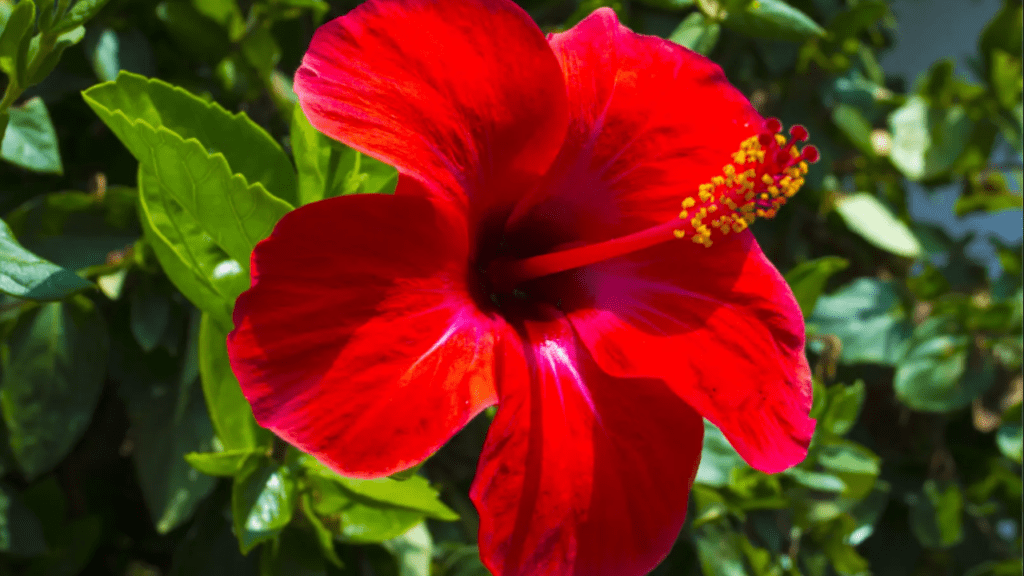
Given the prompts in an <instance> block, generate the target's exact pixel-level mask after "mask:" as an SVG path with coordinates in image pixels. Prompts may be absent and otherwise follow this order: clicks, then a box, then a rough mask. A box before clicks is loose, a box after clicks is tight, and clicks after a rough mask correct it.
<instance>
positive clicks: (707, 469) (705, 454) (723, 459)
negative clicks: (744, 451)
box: [694, 420, 746, 488]
mask: <svg viewBox="0 0 1024 576" xmlns="http://www.w3.org/2000/svg"><path fill="white" fill-rule="evenodd" d="M742 467H746V464H745V463H744V461H743V459H742V458H741V457H740V455H739V454H737V453H736V450H735V449H733V447H732V444H729V440H728V439H726V437H725V434H722V431H721V430H719V429H718V427H717V426H715V425H714V424H712V423H711V422H708V421H707V420H705V421H704V447H703V448H702V450H701V453H700V466H699V467H698V468H697V477H696V479H695V480H694V482H696V483H698V484H704V485H706V486H715V487H717V488H721V487H723V486H728V485H729V478H730V477H731V476H732V471H733V470H734V469H736V468H742Z"/></svg>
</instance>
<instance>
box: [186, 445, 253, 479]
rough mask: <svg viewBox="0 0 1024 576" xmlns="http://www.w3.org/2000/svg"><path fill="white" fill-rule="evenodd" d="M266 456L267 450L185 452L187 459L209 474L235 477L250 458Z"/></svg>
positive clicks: (196, 467) (197, 468)
mask: <svg viewBox="0 0 1024 576" xmlns="http://www.w3.org/2000/svg"><path fill="white" fill-rule="evenodd" d="M265 457H266V453H265V452H256V451H253V450H225V451H224V452H189V453H188V454H185V461H186V462H188V463H189V465H190V466H192V467H193V468H195V469H196V470H199V471H200V472H202V473H203V474H206V475H207V476H221V477H225V478H233V477H234V476H235V474H237V473H239V472H240V471H242V469H243V468H244V467H245V466H246V465H247V464H248V463H249V461H250V460H252V459H259V458H265Z"/></svg>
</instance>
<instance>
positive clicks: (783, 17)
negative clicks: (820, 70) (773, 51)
mask: <svg viewBox="0 0 1024 576" xmlns="http://www.w3.org/2000/svg"><path fill="white" fill-rule="evenodd" d="M722 4H723V5H724V6H725V7H726V10H725V19H724V20H723V24H725V25H726V26H727V27H729V28H732V29H733V30H736V31H737V32H739V33H741V34H744V35H747V36H757V37H762V38H771V39H780V40H805V39H807V38H813V37H815V36H824V35H825V30H824V29H823V28H822V27H821V26H819V25H818V23H817V22H815V21H814V20H812V19H811V18H810V17H808V16H807V15H806V14H804V13H803V12H801V11H800V10H797V9H796V8H794V7H792V6H790V5H789V4H787V3H785V2H783V1H782V0H725V1H724V2H722Z"/></svg>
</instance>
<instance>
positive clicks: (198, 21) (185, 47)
mask: <svg viewBox="0 0 1024 576" xmlns="http://www.w3.org/2000/svg"><path fill="white" fill-rule="evenodd" d="M156 17H157V18H159V19H160V21H161V22H163V24H164V26H165V27H166V28H167V32H168V33H170V36H171V38H172V39H173V40H174V43H175V44H176V45H177V46H178V48H180V49H181V50H182V51H184V53H185V54H186V55H187V56H190V57H191V58H193V59H195V60H199V61H202V62H207V63H213V62H217V61H218V60H220V59H221V58H223V57H224V56H225V55H227V54H228V52H229V51H230V50H231V41H230V39H229V38H228V35H227V33H226V32H225V30H224V29H223V28H222V27H221V26H220V25H218V24H217V23H216V22H214V21H213V20H211V19H210V18H208V17H206V16H205V15H203V14H202V13H200V12H199V11H197V10H196V9H195V8H194V7H193V6H192V5H191V4H189V3H186V2H161V3H159V4H157V6H156Z"/></svg>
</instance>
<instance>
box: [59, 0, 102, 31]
mask: <svg viewBox="0 0 1024 576" xmlns="http://www.w3.org/2000/svg"><path fill="white" fill-rule="evenodd" d="M109 1H110V0H75V3H74V5H72V6H71V9H70V10H68V11H67V13H66V14H64V17H63V18H61V19H60V20H59V21H58V22H57V24H56V26H54V31H55V32H61V31H65V30H70V29H72V28H75V27H76V26H80V25H82V24H85V23H86V22H88V21H89V20H91V19H92V17H93V16H95V15H96V14H97V13H99V11H100V8H103V6H104V5H106V3H107V2H109Z"/></svg>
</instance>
